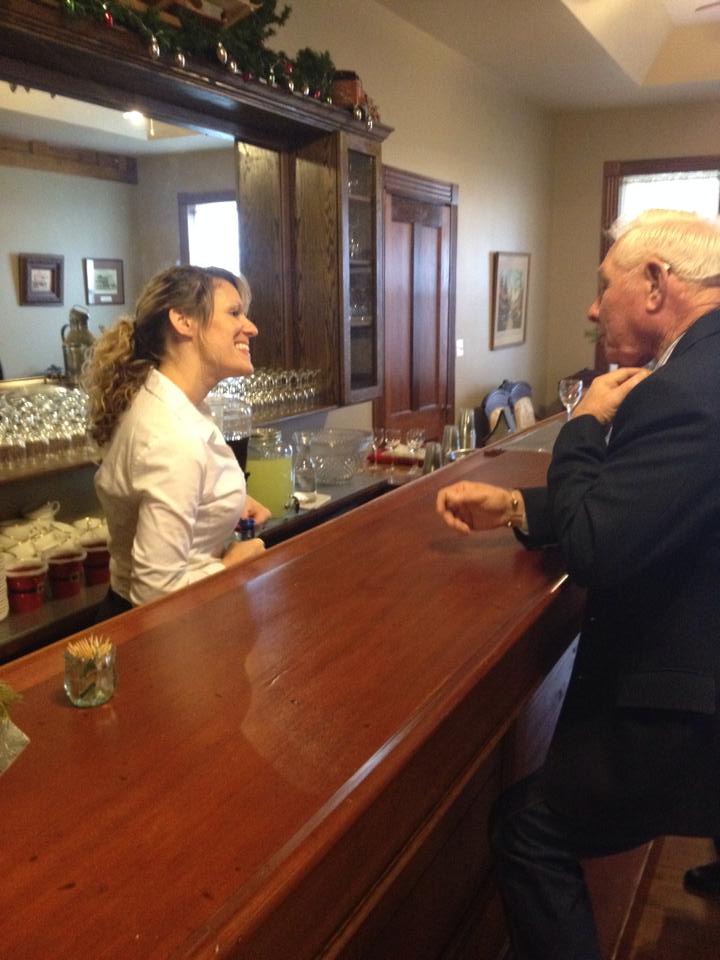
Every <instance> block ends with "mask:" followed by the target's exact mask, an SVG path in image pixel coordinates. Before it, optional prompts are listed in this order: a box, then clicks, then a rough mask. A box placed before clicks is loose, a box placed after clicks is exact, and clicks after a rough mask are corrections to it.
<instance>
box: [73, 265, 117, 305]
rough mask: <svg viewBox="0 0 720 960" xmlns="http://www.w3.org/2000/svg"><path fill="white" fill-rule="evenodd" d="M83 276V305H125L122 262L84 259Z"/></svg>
mask: <svg viewBox="0 0 720 960" xmlns="http://www.w3.org/2000/svg"><path fill="white" fill-rule="evenodd" d="M83 273H84V274H85V303H87V304H104V303H125V287H124V285H123V262H122V260H100V259H98V258H97V257H86V258H85V259H84V260H83Z"/></svg>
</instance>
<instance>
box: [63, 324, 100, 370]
mask: <svg viewBox="0 0 720 960" xmlns="http://www.w3.org/2000/svg"><path fill="white" fill-rule="evenodd" d="M89 320H90V314H89V313H88V312H87V310H83V309H82V307H73V308H72V310H71V311H70V317H69V322H68V323H66V324H65V325H64V327H63V328H62V330H61V331H60V336H61V338H62V348H63V361H64V363H65V376H66V377H67V378H68V380H71V381H72V382H73V383H77V381H78V380H79V378H80V374H81V373H82V368H83V364H84V363H85V360H86V358H87V355H88V351H89V350H90V348H91V347H92V345H93V344H94V343H95V337H94V336H93V335H92V334H91V333H90V331H89V330H88V321H89ZM66 330H67V331H68V332H67V333H66V332H65V331H66Z"/></svg>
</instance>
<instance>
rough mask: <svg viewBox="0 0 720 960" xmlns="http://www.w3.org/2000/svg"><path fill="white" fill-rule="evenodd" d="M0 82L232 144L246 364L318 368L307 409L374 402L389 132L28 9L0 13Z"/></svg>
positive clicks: (24, 2) (12, 4)
mask: <svg viewBox="0 0 720 960" xmlns="http://www.w3.org/2000/svg"><path fill="white" fill-rule="evenodd" d="M0 80H6V81H8V82H10V83H16V84H21V85H23V86H28V87H35V88H38V89H41V90H48V91H50V92H51V93H53V94H56V93H57V94H62V95H66V96H69V97H73V98H77V99H79V100H89V101H91V102H93V103H98V104H101V105H103V106H107V107H112V108H115V109H120V110H127V109H129V108H130V107H133V108H134V109H137V110H142V111H143V112H144V113H145V114H146V115H147V116H149V117H153V118H156V119H160V120H163V121H166V122H169V123H172V124H176V125H184V126H190V127H192V128H193V129H196V130H202V131H207V132H215V133H220V134H222V135H223V136H224V137H225V138H230V139H233V140H234V141H235V144H236V158H237V171H236V172H237V189H238V200H239V214H240V235H241V236H240V239H241V265H242V270H243V272H244V273H246V274H247V276H248V279H249V281H250V285H251V288H252V291H253V307H252V319H253V320H254V321H256V323H257V326H258V328H259V331H260V333H259V336H258V338H257V341H256V342H255V343H254V344H253V357H254V359H255V362H256V365H257V366H262V367H275V368H296V369H297V368H310V369H320V370H321V371H322V374H323V377H324V390H323V394H324V395H323V396H322V397H320V398H319V404H318V405H319V406H321V407H322V406H327V405H335V404H344V403H354V402H357V401H359V400H364V399H368V398H370V397H375V396H377V395H378V393H379V390H380V384H381V377H382V349H381V336H382V330H381V317H382V297H381V290H380V286H381V284H380V276H379V272H378V269H377V254H378V251H379V249H380V236H381V233H380V231H381V220H380V215H379V207H378V203H379V196H380V190H379V182H380V181H379V176H380V147H381V143H382V141H383V140H384V139H385V138H386V137H387V136H388V134H389V133H390V132H391V129H390V128H389V127H387V126H384V125H383V124H381V123H375V124H374V125H373V126H372V129H368V127H367V126H366V125H365V123H363V122H361V121H359V120H358V119H356V118H354V117H353V114H352V113H351V112H349V111H347V110H345V109H342V108H340V107H335V106H332V105H330V104H327V103H322V102H320V101H318V100H315V99H314V98H312V97H304V96H302V95H301V94H297V93H295V94H291V93H290V92H289V91H287V90H284V89H280V88H272V87H269V86H263V85H260V84H258V83H254V82H244V81H243V80H242V79H241V78H240V77H239V76H238V77H235V76H232V75H230V74H229V73H228V71H227V70H224V69H222V68H221V67H220V65H219V64H218V65H217V66H216V65H214V64H213V63H207V64H205V63H196V62H188V64H187V65H186V66H185V68H184V69H178V68H177V67H176V66H173V65H171V64H169V63H168V62H166V61H165V60H164V59H161V60H160V61H154V60H153V59H152V57H151V56H150V53H149V52H148V50H147V49H146V44H144V43H143V42H141V41H140V40H139V39H138V38H136V37H134V36H131V35H128V34H125V33H124V32H123V31H118V30H107V28H105V27H104V26H102V25H99V24H95V23H92V22H90V21H87V20H83V21H82V23H81V24H80V23H79V22H78V23H75V21H73V20H72V18H67V17H66V16H64V15H63V14H62V12H61V10H60V9H59V8H57V9H56V8H54V7H53V6H47V5H45V4H43V3H34V2H30V0H7V2H4V3H2V4H0ZM350 176H352V177H357V178H358V186H357V188H356V189H353V190H352V191H350V192H351V193H352V198H349V196H348V193H349V191H348V186H347V184H348V179H349V177H350ZM360 180H362V181H363V185H362V186H361V185H360ZM351 224H352V225H351ZM351 243H352V251H351ZM361 246H362V250H361V249H360V247H361ZM351 252H352V262H351ZM143 279H148V277H144V278H143ZM361 293H362V296H363V299H359V298H360V296H361ZM353 304H355V308H354V314H355V315H354V316H353V318H352V320H353V323H352V325H351V317H350V313H351V307H352V305H353Z"/></svg>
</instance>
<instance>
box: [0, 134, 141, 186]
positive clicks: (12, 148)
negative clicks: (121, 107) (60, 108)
mask: <svg viewBox="0 0 720 960" xmlns="http://www.w3.org/2000/svg"><path fill="white" fill-rule="evenodd" d="M0 165H1V166H5V167H24V168H25V169H28V170H48V171H50V172H51V173H67V174H71V175H73V176H77V177H94V178H96V179H98V180H113V181H115V182H117V183H137V182H138V173H137V160H136V159H135V158H134V157H126V156H124V155H122V154H116V153H101V152H99V151H97V150H81V149H79V148H76V147H57V146H53V145H52V144H49V143H43V142H42V141H40V140H16V139H13V138H11V137H0Z"/></svg>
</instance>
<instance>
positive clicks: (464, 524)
mask: <svg viewBox="0 0 720 960" xmlns="http://www.w3.org/2000/svg"><path fill="white" fill-rule="evenodd" d="M435 506H436V509H437V512H438V513H439V514H440V516H441V517H442V518H443V520H444V521H445V523H446V524H447V525H448V526H449V527H452V528H453V530H457V531H458V533H470V531H471V530H494V529H495V528H496V527H508V526H512V527H519V526H522V524H523V523H524V521H525V504H524V502H523V498H522V494H521V493H520V491H519V490H506V489H505V488H504V487H494V486H492V485H491V484H489V483H470V482H468V481H466V480H463V481H461V482H460V483H454V484H453V485H452V486H451V487H443V489H442V490H441V491H440V492H439V493H438V495H437V501H436V504H435Z"/></svg>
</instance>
